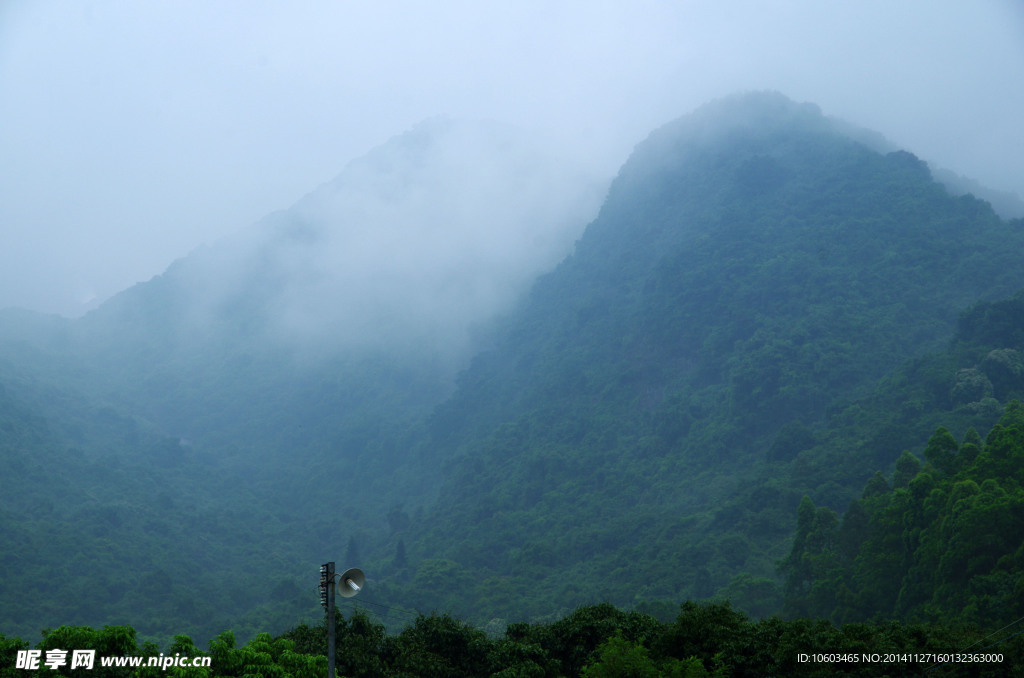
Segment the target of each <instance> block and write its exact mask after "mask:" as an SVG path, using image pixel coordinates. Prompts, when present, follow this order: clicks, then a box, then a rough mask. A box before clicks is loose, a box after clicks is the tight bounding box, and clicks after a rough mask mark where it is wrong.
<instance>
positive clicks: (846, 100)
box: [0, 0, 1024, 315]
mask: <svg viewBox="0 0 1024 678" xmlns="http://www.w3.org/2000/svg"><path fill="white" fill-rule="evenodd" d="M1022 6H1024V3H1020V2H1017V1H1016V0H1005V1H1001V0H974V1H971V2H964V1H963V0H948V1H947V0H916V1H911V0H907V1H899V2H892V1H891V0H884V1H881V2H878V1H874V0H858V1H857V2H844V3H836V2H821V1H820V0H792V1H788V2H787V1H780V2H769V1H767V0H765V1H758V2H742V1H723V0H714V1H709V2H703V1H701V2H688V1H685V0H675V1H671V2H670V1H646V2H645V1H641V2H629V3H626V2H621V1H619V2H604V1H601V0H589V1H586V2H583V1H577V0H572V1H567V2H553V1H550V0H546V1H543V2H540V1H533V0H517V1H515V2H511V1H509V2H468V1H467V2H451V1H448V0H435V1H434V2H430V3H411V2H410V3H366V2H360V3H356V2H346V1H342V0H333V1H326V0H325V1H322V2H312V1H306V2H304V1H301V0H299V1H294V2H283V1H259V0H245V1H243V0H218V1H217V2H210V1H209V0H174V1H159V2H158V1H156V0H149V1H143V2H139V1H138V0H130V1H128V0H126V1H115V0H111V1H97V2H89V1H86V0H81V1H76V2H71V1H56V0H54V1H51V0H0V229H2V230H0V237H2V240H0V307H6V306H15V305H16V306H24V307H27V308H32V309H36V310H41V311H46V312H58V313H63V314H66V315H75V314H78V313H81V312H82V310H83V308H84V307H83V305H82V304H83V302H87V301H89V300H90V299H93V300H95V299H102V298H104V297H107V296H109V295H111V294H113V293H115V292H117V291H119V290H120V289H123V288H125V287H128V286H130V285H132V284H133V283H135V282H137V281H140V280H146V279H149V278H150V277H152V276H153V275H156V274H158V273H160V272H161V271H162V270H163V269H164V268H165V267H166V266H167V265H168V264H169V263H170V262H171V261H172V260H173V259H175V258H177V257H180V256H183V255H184V254H187V253H188V252H189V251H190V250H192V249H193V248H195V247H196V246H197V245H199V244H200V243H203V242H211V241H213V240H215V239H217V238H218V237H220V236H222V235H224V234H226V233H228V232H231V231H233V230H236V229H238V228H241V227H244V226H246V225H248V224H250V223H252V222H254V221H256V220H257V219H259V218H260V217H262V216H264V215H265V214H267V213H268V212H271V211H273V210H276V209H282V208H286V207H288V206H289V205H291V204H292V203H294V202H295V201H296V200H298V199H299V198H301V197H302V196H303V195H305V194H307V193H309V192H310V191H312V190H313V189H314V188H316V187H317V186H318V185H320V184H322V183H323V182H325V181H328V180H330V179H332V178H333V177H334V176H336V175H337V174H338V173H339V172H340V171H341V170H342V169H343V168H344V167H345V166H346V164H347V163H348V162H349V161H350V160H352V159H353V158H356V157H358V156H361V155H362V154H364V153H366V152H367V151H368V150H369V149H371V148H372V147H375V146H378V145H380V144H382V143H384V142H385V141H387V140H388V139H389V138H390V137H392V136H394V135H396V134H399V133H401V132H404V131H406V130H408V129H409V128H411V127H412V126H413V125H415V124H416V123H417V122H419V121H420V120H422V119H424V118H427V117H430V116H434V115H438V114H443V115H448V116H452V117H456V118H458V117H472V118H489V119H495V120H500V121H505V122H509V123H513V124H516V125H519V126H522V127H526V128H528V129H532V130H537V132H538V133H545V134H551V135H554V136H556V137H557V138H559V139H563V140H565V141H566V142H567V143H569V144H570V145H571V147H572V148H574V149H576V150H578V151H582V152H586V153H587V155H588V156H589V158H590V159H591V161H592V162H594V163H595V165H596V166H598V167H600V168H602V169H604V170H605V171H607V172H608V173H609V175H610V174H611V173H613V172H614V171H615V169H616V168H617V167H618V165H619V164H621V162H622V161H624V160H625V158H626V156H627V155H628V153H629V151H630V149H631V148H632V146H633V145H634V144H635V143H637V142H639V141H640V140H641V139H643V138H644V137H645V136H646V135H647V134H648V133H649V132H650V131H651V130H652V129H653V128H654V127H656V126H658V125H660V124H662V123H664V122H667V121H668V120H671V119H673V118H676V117H678V116H680V115H682V114H685V113H687V112H689V111H691V110H692V109H693V108H695V107H697V106H698V105H700V104H702V103H704V102H705V101H707V100H709V99H713V98H716V97H720V96H723V95H726V94H729V93H732V92H735V91H738V90H749V89H777V90H779V91H781V92H783V93H784V94H786V95H787V96H789V97H791V98H793V99H796V100H798V101H813V102H814V103H817V104H818V105H819V106H820V107H821V108H822V110H823V111H824V112H825V113H826V114H829V115H836V116H839V117H842V118H845V119H847V120H849V121H850V122H853V123H856V124H859V125H862V126H865V127H870V128H873V129H876V130H878V131H880V132H882V133H883V134H885V135H886V136H887V137H888V138H889V139H890V140H892V141H893V142H895V143H897V144H899V145H901V146H903V147H904V148H907V149H909V150H911V151H912V152H914V153H917V154H918V155H919V156H921V157H922V158H924V159H926V160H929V161H932V162H935V163H937V164H939V165H943V166H946V167H948V168H950V169H952V170H954V171H957V172H959V173H961V174H964V175H967V176H969V177H973V178H975V179H978V180H979V181H981V182H982V183H984V184H986V185H989V186H991V187H993V188H997V189H1002V190H1011V191H1015V192H1017V193H1018V194H1019V195H1021V196H1022V197H1024V123H1021V120H1022V113H1021V112H1022V111H1024V9H1022Z"/></svg>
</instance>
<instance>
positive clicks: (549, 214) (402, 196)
mask: <svg viewBox="0 0 1024 678" xmlns="http://www.w3.org/2000/svg"><path fill="white" fill-rule="evenodd" d="M606 186H607V179H605V178H600V177H596V176H593V175H592V174H590V173H588V172H586V171H584V170H583V169H581V168H580V165H579V164H578V163H574V162H573V161H572V160H570V159H568V158H567V157H565V156H559V155H557V154H555V153H554V152H553V151H551V150H550V149H547V148H544V147H542V146H541V143H540V141H539V140H537V139H534V138H531V137H530V136H528V135H527V134H526V133H524V132H521V131H519V130H517V129H515V128H513V127H510V126H506V125H501V124H497V123H490V122H465V121H453V120H447V119H441V118H436V119H431V120H428V121H425V122H423V123H421V124H419V125H417V126H416V127H414V128H413V129H412V130H410V131H408V132H406V133H405V134H402V135H400V136H397V137H395V138H393V139H391V140H390V141H388V142H387V143H385V144H384V145H382V146H380V147H378V148H376V149H374V150H373V151H371V152H370V153H369V154H367V155H366V156H364V157H362V158H359V159H357V160H355V161H353V162H352V163H350V164H349V165H348V166H347V167H346V168H345V170H344V171H343V172H342V173H341V174H340V175H339V176H338V177H337V178H335V179H334V180H333V181H331V182H329V183H327V184H324V185H323V186H321V187H320V188H318V189H316V190H315V191H313V192H312V193H310V194H309V195H307V196H306V197H304V198H303V199H301V200H300V201H299V202H297V203H296V204H295V205H294V206H292V207H291V208H290V209H288V210H287V211H283V212H277V213H274V214H272V215H270V216H268V217H267V218H265V219H263V220H262V221H260V222H259V223H258V224H256V225H254V226H253V227H252V228H250V229H246V230H244V231H242V232H240V233H238V234H236V235H235V236H233V237H231V238H228V239H225V240H224V241H222V242H220V243H218V244H217V245H215V246H214V247H210V248H205V249H203V250H200V251H198V252H196V253H194V254H193V255H192V256H190V257H189V258H188V259H187V260H185V261H183V262H180V263H179V264H178V265H176V266H175V267H173V269H172V272H171V275H172V276H173V277H174V278H175V279H176V280H177V281H178V282H177V284H178V285H181V286H182V289H183V291H184V292H185V293H186V295H187V296H188V297H189V298H190V299H192V301H191V302H190V303H189V304H187V305H186V306H187V307H188V309H189V311H188V316H189V317H188V322H187V325H188V326H190V327H193V328H195V327H200V328H201V326H202V325H208V324H217V323H223V322H225V318H229V317H235V318H236V320H237V319H238V318H239V317H241V320H242V322H244V323H246V324H247V325H249V326H252V327H253V328H254V329H255V330H256V331H257V333H259V334H261V335H262V336H264V337H266V338H269V339H272V340H273V341H275V342H278V343H284V344H285V345H288V346H298V347H303V348H314V347H315V348H317V349H320V350H330V349H340V348H345V349H351V348H353V347H356V348H358V347H364V348H365V347H381V346H384V347H389V346H390V347H408V346H410V345H418V346H423V347H425V348H427V349H429V350H431V351H433V352H437V353H440V354H442V355H447V356H449V357H453V356H456V355H458V354H460V353H462V351H463V350H464V349H465V348H466V347H467V345H468V342H469V339H470V333H471V332H472V329H473V327H474V326H475V325H477V324H479V323H481V322H484V321H486V320H487V319H488V318H491V317H493V316H494V315H495V314H498V313H502V312H505V311H507V310H509V309H510V308H511V306H512V304H513V303H514V302H515V300H516V299H517V297H518V296H519V295H521V294H522V293H523V292H524V291H525V290H526V289H527V288H528V286H529V285H530V284H531V283H532V281H533V280H534V279H535V278H536V277H537V276H538V275H539V274H541V273H543V272H544V271H546V270H549V269H551V268H553V267H554V265H555V264H557V263H558V261H559V260H561V259H562V258H564V257H565V256H566V255H567V254H568V253H569V252H570V251H571V249H572V245H573V242H574V241H575V239H576V238H577V237H578V236H579V235H580V234H581V233H582V231H583V229H584V227H585V226H586V224H587V223H588V222H589V221H590V220H591V219H592V218H593V217H594V216H595V215H596V213H597V210H598V208H599V207H600V204H601V201H602V200H603V198H604V193H605V189H606Z"/></svg>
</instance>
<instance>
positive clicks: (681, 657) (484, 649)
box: [0, 602, 1024, 678]
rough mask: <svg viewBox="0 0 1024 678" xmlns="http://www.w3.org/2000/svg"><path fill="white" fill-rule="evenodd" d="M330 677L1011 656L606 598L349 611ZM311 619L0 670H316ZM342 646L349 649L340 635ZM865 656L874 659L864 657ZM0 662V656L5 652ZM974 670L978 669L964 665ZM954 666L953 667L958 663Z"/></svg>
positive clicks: (940, 638) (654, 670)
mask: <svg viewBox="0 0 1024 678" xmlns="http://www.w3.org/2000/svg"><path fill="white" fill-rule="evenodd" d="M338 632H339V636H338V657H337V659H338V664H337V672H338V676H339V677H340V676H349V677H354V676H374V677H376V676H395V677H399V676H403V677H404V676H408V677H409V678H422V677H431V676H436V677H448V676H451V677H458V678H470V677H476V676H479V677H480V678H486V677H488V676H491V677H495V676H497V677H501V678H513V677H516V678H559V677H564V678H577V677H583V678H595V677H596V678H605V677H607V676H614V677H620V678H630V677H633V678H635V677H637V676H640V677H642V676H652V677H660V676H668V677H670V678H694V677H697V678H701V677H704V678H724V677H725V676H730V677H739V678H743V677H755V676H757V677H760V676H792V677H794V678H795V677H801V676H809V677H810V676H813V677H826V676H834V675H846V676H865V677H867V676H878V675H900V676H904V675H905V676H920V675H929V676H960V675H1015V674H1013V673H1012V671H1013V667H1015V666H1017V665H1019V662H1020V661H1021V660H1022V659H1024V642H1022V641H1021V639H1020V638H1019V636H1018V634H1019V629H1016V628H1014V627H1011V628H1007V629H1003V630H1002V631H1000V632H999V633H997V634H993V635H990V636H985V635H983V633H981V632H978V631H975V630H969V629H963V628H953V627H948V626H939V625H920V624H900V623H896V622H889V623H884V624H864V623H857V624H846V625H843V626H841V627H837V626H834V625H833V624H831V623H829V622H827V621H824V620H814V619H807V618H799V619H793V620H789V621H783V620H780V619H779V618H778V617H770V618H766V619H762V620H759V621H752V620H750V619H749V618H748V617H747V616H746V615H744V614H742V613H740V612H737V611H736V610H734V609H732V608H731V607H730V606H729V605H728V604H709V603H704V604H698V603H693V602H687V603H684V604H683V605H682V606H681V607H679V608H678V609H677V614H676V617H675V618H674V619H673V620H672V621H668V622H659V621H656V620H654V619H652V618H650V617H646V616H644V615H637V614H636V613H626V612H622V611H620V610H617V609H615V608H613V607H611V606H608V605H600V606H594V607H584V608H579V609H577V610H576V611H574V612H573V613H572V614H571V615H569V616H567V617H565V618H562V619H559V620H556V621H554V622H551V623H547V624H539V623H538V624H512V625H510V626H509V627H508V629H507V631H506V633H505V634H504V635H503V636H500V637H489V636H487V635H486V634H484V633H483V632H482V631H480V630H479V629H475V628H473V627H471V626H468V625H466V624H465V623H463V622H461V621H459V620H457V619H454V618H452V617H450V616H448V615H431V616H429V617H425V616H420V617H418V618H417V619H416V620H415V621H414V622H413V623H412V624H410V625H409V626H407V627H405V628H404V629H403V630H402V631H401V632H400V633H397V634H394V635H387V634H385V632H384V627H383V626H381V625H380V624H378V623H376V622H374V621H372V620H370V619H369V618H367V617H366V616H365V615H362V614H361V613H357V614H355V615H353V616H352V617H351V618H350V619H339V620H338ZM325 643H326V634H325V633H324V628H323V627H322V626H321V627H319V628H310V627H308V626H304V625H303V626H299V627H296V628H294V629H293V630H292V631H289V632H288V633H285V634H283V635H281V636H279V637H276V638H274V637H272V636H270V635H269V634H266V633H258V634H256V635H255V636H254V637H253V639H252V640H250V641H249V642H248V643H246V644H245V645H241V646H239V645H238V644H237V643H236V642H235V637H234V634H233V633H231V632H230V631H225V632H223V633H221V634H219V635H218V636H217V637H216V638H214V639H213V640H211V641H210V643H209V649H208V651H206V652H203V651H202V650H200V649H199V648H197V647H196V646H195V644H194V643H193V642H192V640H191V638H190V637H188V636H185V635H176V636H174V641H173V643H171V644H170V646H169V647H168V648H167V649H166V650H165V651H164V652H163V653H161V652H160V650H159V648H157V647H156V646H154V645H151V644H144V645H143V646H139V645H138V644H137V642H136V634H135V630H134V629H133V628H132V627H130V626H115V627H111V626H108V627H104V628H103V629H102V630H100V631H96V630H94V629H92V628H89V627H61V628H59V629H55V630H54V631H51V632H48V633H47V634H46V636H45V638H44V640H43V641H42V642H41V643H40V644H38V645H37V646H36V648H37V649H39V650H41V651H42V656H43V657H44V658H45V650H47V649H61V650H65V651H70V650H73V649H95V650H96V651H97V654H96V667H95V668H93V669H75V670H73V671H69V670H67V667H64V668H62V669H60V670H58V671H54V670H53V669H50V668H48V667H45V666H42V667H41V668H39V669H38V670H26V669H16V668H14V665H15V660H16V656H17V651H18V650H24V649H28V648H29V645H28V643H25V642H23V641H21V640H19V639H17V638H7V637H4V636H2V635H0V659H3V660H5V663H4V665H3V666H0V676H3V678H15V677H16V676H22V677H23V678H36V677H39V678H42V677H43V676H53V675H64V676H72V677H75V676H95V675H98V676H101V677H103V676H111V677H115V676H133V677H138V678H155V677H156V676H161V675H162V676H172V677H174V678H214V677H219V676H223V677H225V678H245V677H246V676H265V677H269V678H318V677H322V676H324V675H325V674H326V671H327V657H326V656H325V647H326V645H325ZM353 644H354V646H355V648H356V649H352V648H351V647H350V646H351V645H353ZM953 652H960V653H963V654H970V653H972V652H976V653H985V654H997V655H999V656H1001V660H1000V661H995V662H990V663H986V664H984V665H974V666H970V665H965V663H964V662H959V663H951V664H946V665H944V664H943V663H941V662H940V661H935V660H929V659H921V660H914V659H910V658H906V657H903V658H900V659H894V660H889V661H886V660H884V659H881V657H885V656H886V655H892V654H897V655H914V654H916V655H922V654H923V655H928V654H934V653H942V654H948V653H953ZM872 655H878V656H879V657H880V658H879V659H875V660H872V659H871V656H872ZM125 656H127V657H132V656H135V657H138V656H141V657H143V658H148V657H157V658H158V660H162V659H163V658H164V657H189V658H200V659H201V660H202V661H205V659H204V658H208V659H209V663H210V666H209V667H205V666H197V667H173V666H172V667H170V668H167V669H159V668H155V667H143V668H138V669H126V668H101V667H100V662H101V658H102V657H125ZM6 660H10V661H6ZM975 668H981V669H983V672H982V673H972V672H971V670H973V669H975ZM965 670H966V672H965Z"/></svg>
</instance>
